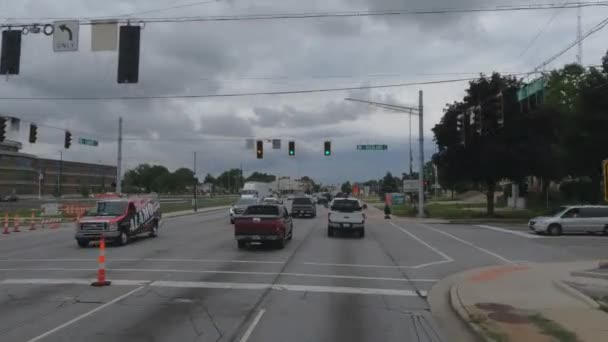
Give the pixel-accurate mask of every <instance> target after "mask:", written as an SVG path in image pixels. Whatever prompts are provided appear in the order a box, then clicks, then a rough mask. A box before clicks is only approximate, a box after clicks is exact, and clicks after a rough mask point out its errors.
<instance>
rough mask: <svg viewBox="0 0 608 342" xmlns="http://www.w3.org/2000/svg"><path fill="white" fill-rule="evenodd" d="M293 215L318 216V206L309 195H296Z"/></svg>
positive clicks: (292, 210)
mask: <svg viewBox="0 0 608 342" xmlns="http://www.w3.org/2000/svg"><path fill="white" fill-rule="evenodd" d="M291 215H292V216H293V217H302V216H310V217H316V216H317V206H316V205H315V203H314V202H313V201H312V198H309V197H296V198H294V199H293V202H292V204H291Z"/></svg>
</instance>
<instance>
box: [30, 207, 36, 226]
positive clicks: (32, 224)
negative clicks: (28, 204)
mask: <svg viewBox="0 0 608 342" xmlns="http://www.w3.org/2000/svg"><path fill="white" fill-rule="evenodd" d="M35 220H36V214H35V213H34V212H33V211H32V219H31V220H30V230H36V221H35Z"/></svg>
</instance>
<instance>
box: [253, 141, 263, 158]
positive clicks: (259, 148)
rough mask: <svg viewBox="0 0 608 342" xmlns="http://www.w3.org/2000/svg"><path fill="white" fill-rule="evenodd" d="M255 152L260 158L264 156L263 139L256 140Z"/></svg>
mask: <svg viewBox="0 0 608 342" xmlns="http://www.w3.org/2000/svg"><path fill="white" fill-rule="evenodd" d="M255 153H256V155H257V157H258V159H262V158H264V142H263V141H262V140H258V141H257V142H256V149H255Z"/></svg>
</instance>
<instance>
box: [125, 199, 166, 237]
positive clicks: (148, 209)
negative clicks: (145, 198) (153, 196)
mask: <svg viewBox="0 0 608 342" xmlns="http://www.w3.org/2000/svg"><path fill="white" fill-rule="evenodd" d="M159 207H160V205H159V204H158V203H147V204H146V205H144V206H143V207H141V208H139V211H138V212H137V214H136V215H135V216H133V218H131V224H130V227H129V230H130V231H132V232H133V231H135V230H136V229H138V228H139V227H141V226H142V225H143V224H146V223H148V222H149V221H150V219H152V218H153V217H154V213H155V212H156V211H157V210H158V208H159Z"/></svg>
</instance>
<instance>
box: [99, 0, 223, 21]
mask: <svg viewBox="0 0 608 342" xmlns="http://www.w3.org/2000/svg"><path fill="white" fill-rule="evenodd" d="M219 1H221V0H206V1H197V2H191V3H187V4H182V5H175V6H170V7H161V8H156V9H151V10H146V11H139V12H132V13H124V14H119V15H115V16H113V17H131V16H134V15H142V14H150V13H158V12H165V11H170V10H174V9H181V8H188V7H196V6H200V5H205V4H210V3H213V2H219ZM113 17H112V16H106V18H108V19H109V18H113Z"/></svg>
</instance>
